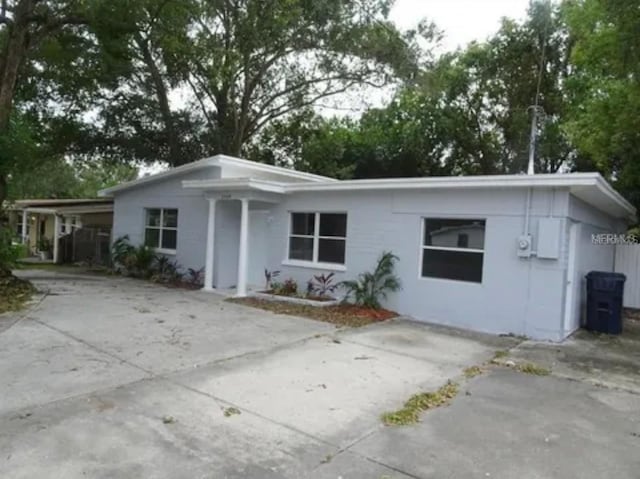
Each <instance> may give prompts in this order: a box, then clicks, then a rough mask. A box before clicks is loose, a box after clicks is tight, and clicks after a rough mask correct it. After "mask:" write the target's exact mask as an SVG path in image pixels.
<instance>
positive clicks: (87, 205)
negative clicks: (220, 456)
mask: <svg viewBox="0 0 640 479" xmlns="http://www.w3.org/2000/svg"><path fill="white" fill-rule="evenodd" d="M11 212H12V214H13V220H12V227H13V228H14V231H15V236H16V238H17V239H18V241H19V242H21V243H22V244H24V245H26V246H27V249H28V255H29V256H28V257H27V258H25V261H28V262H42V263H59V262H60V261H61V260H63V256H64V255H63V254H62V253H63V252H62V251H61V240H62V239H63V238H64V237H65V236H68V235H70V234H72V233H74V232H75V231H77V230H80V229H82V228H84V227H86V226H96V227H99V228H104V229H108V231H109V232H110V230H111V224H112V222H113V202H112V201H111V200H103V199H91V200H19V201H17V202H16V203H15V206H14V207H13V209H12V210H11ZM109 234H110V233H109Z"/></svg>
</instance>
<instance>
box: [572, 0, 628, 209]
mask: <svg viewBox="0 0 640 479" xmlns="http://www.w3.org/2000/svg"><path fill="white" fill-rule="evenodd" d="M565 8H566V13H567V19H568V23H569V25H570V29H571V33H572V36H573V41H574V42H575V46H574V50H573V55H572V64H573V72H572V76H571V79H570V83H569V85H568V87H569V89H570V92H571V94H572V110H571V112H570V114H569V115H568V116H567V117H566V124H567V131H568V132H569V134H570V136H571V139H572V140H573V142H574V143H575V145H577V147H578V148H579V149H580V150H581V151H583V152H585V153H586V154H588V155H590V157H591V158H593V160H594V162H595V164H596V165H597V167H598V168H599V169H600V170H601V171H602V172H603V173H605V174H606V175H608V176H609V177H610V178H613V179H615V180H616V184H617V186H618V188H619V189H620V190H621V191H622V192H623V193H625V194H626V195H627V196H628V197H629V198H630V199H631V200H632V201H633V202H634V203H635V204H636V205H640V115H638V112H639V111H640V34H639V32H640V8H638V3H637V2H635V1H628V0H580V1H575V2H569V3H567V4H566V6H565Z"/></svg>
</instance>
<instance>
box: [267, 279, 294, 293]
mask: <svg viewBox="0 0 640 479" xmlns="http://www.w3.org/2000/svg"><path fill="white" fill-rule="evenodd" d="M271 289H272V291H273V293H274V294H280V295H283V296H295V295H296V294H298V283H296V281H295V280H294V279H293V278H289V279H286V280H285V281H284V282H283V283H276V282H273V283H272V284H271Z"/></svg>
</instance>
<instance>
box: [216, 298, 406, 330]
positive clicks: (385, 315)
mask: <svg viewBox="0 0 640 479" xmlns="http://www.w3.org/2000/svg"><path fill="white" fill-rule="evenodd" d="M227 301H229V302H232V303H237V304H242V305H245V306H251V307H253V308H260V309H264V310H266V311H271V312H273V313H278V314H288V315H292V316H302V317H305V318H310V319H315V320H318V321H323V322H325V323H331V324H335V325H336V326H349V327H352V328H357V327H360V326H366V325H367V324H371V323H378V322H381V321H386V320H388V319H391V318H395V317H397V316H398V313H396V312H394V311H389V310H386V309H371V308H365V307H362V306H356V305H352V304H339V305H336V306H326V307H315V306H308V305H303V304H294V303H287V302H284V301H267V300H263V299H258V298H230V299H227Z"/></svg>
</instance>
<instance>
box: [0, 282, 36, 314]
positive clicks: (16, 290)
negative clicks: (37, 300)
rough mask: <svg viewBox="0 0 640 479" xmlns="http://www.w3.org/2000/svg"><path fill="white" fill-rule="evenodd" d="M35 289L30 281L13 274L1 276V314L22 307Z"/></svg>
mask: <svg viewBox="0 0 640 479" xmlns="http://www.w3.org/2000/svg"><path fill="white" fill-rule="evenodd" d="M35 290H36V289H35V288H34V287H33V285H32V284H31V283H29V282H28V281H25V280H23V279H20V278H16V277H15V276H13V275H3V276H0V314H2V313H6V312H9V311H19V310H20V309H22V308H23V307H24V305H25V303H26V302H27V301H29V300H30V299H31V296H33V293H35Z"/></svg>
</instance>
